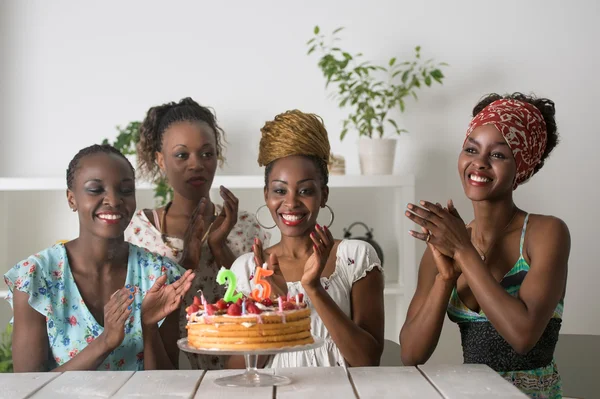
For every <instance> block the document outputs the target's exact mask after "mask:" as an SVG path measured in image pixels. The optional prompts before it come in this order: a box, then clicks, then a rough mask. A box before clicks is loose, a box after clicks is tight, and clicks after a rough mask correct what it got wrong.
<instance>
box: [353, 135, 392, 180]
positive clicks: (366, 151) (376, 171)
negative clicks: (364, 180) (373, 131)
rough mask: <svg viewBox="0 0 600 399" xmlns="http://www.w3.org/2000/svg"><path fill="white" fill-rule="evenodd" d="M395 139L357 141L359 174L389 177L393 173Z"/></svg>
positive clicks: (361, 139) (363, 138) (363, 139)
mask: <svg viewBox="0 0 600 399" xmlns="http://www.w3.org/2000/svg"><path fill="white" fill-rule="evenodd" d="M396 141H397V140H396V139H370V138H367V137H361V138H360V139H359V140H358V157H359V161H360V173H361V174H363V175H391V174H392V173H393V172H394V157H395V156H396Z"/></svg>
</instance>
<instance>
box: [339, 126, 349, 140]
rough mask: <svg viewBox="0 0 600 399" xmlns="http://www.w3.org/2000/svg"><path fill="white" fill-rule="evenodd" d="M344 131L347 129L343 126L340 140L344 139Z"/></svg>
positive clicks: (346, 131)
mask: <svg viewBox="0 0 600 399" xmlns="http://www.w3.org/2000/svg"><path fill="white" fill-rule="evenodd" d="M346 133H348V129H347V128H343V129H342V133H341V134H340V140H344V137H346Z"/></svg>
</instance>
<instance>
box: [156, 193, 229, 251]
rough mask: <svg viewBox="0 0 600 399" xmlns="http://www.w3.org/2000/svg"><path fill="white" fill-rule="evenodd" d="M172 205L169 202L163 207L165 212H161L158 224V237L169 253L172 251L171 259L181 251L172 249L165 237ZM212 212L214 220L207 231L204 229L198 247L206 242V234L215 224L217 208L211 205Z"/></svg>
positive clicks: (169, 241) (171, 202) (167, 238)
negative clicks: (168, 249) (169, 249)
mask: <svg viewBox="0 0 600 399" xmlns="http://www.w3.org/2000/svg"><path fill="white" fill-rule="evenodd" d="M172 204H173V201H169V203H168V204H167V205H165V210H164V211H163V214H162V220H161V223H160V237H161V239H162V241H163V242H164V243H165V245H166V246H167V247H169V248H171V251H173V257H175V258H177V257H178V256H179V254H180V252H181V251H182V250H183V249H180V248H177V247H174V246H173V245H172V244H171V240H169V237H167V212H168V211H169V208H171V205H172ZM213 211H214V218H213V220H212V222H210V224H209V225H208V229H206V232H205V233H204V235H203V236H202V239H201V240H200V245H202V244H204V241H206V239H207V238H208V233H210V229H211V227H212V225H213V223H214V222H215V219H216V218H217V216H218V213H217V206H216V205H214V204H213Z"/></svg>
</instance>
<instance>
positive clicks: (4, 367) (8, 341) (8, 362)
mask: <svg viewBox="0 0 600 399" xmlns="http://www.w3.org/2000/svg"><path fill="white" fill-rule="evenodd" d="M12 372H13V360H12V325H10V324H9V325H8V326H7V327H6V330H4V332H3V333H2V334H0V373H12Z"/></svg>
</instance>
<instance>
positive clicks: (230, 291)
mask: <svg viewBox="0 0 600 399" xmlns="http://www.w3.org/2000/svg"><path fill="white" fill-rule="evenodd" d="M217 283H219V284H220V285H225V284H227V291H225V296H224V297H223V299H224V300H225V302H236V301H237V300H238V299H240V298H241V297H242V293H241V292H238V293H237V294H235V295H234V292H235V288H236V286H237V278H236V277H235V273H233V272H232V271H231V270H227V269H225V268H224V267H222V268H221V270H219V274H217Z"/></svg>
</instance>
